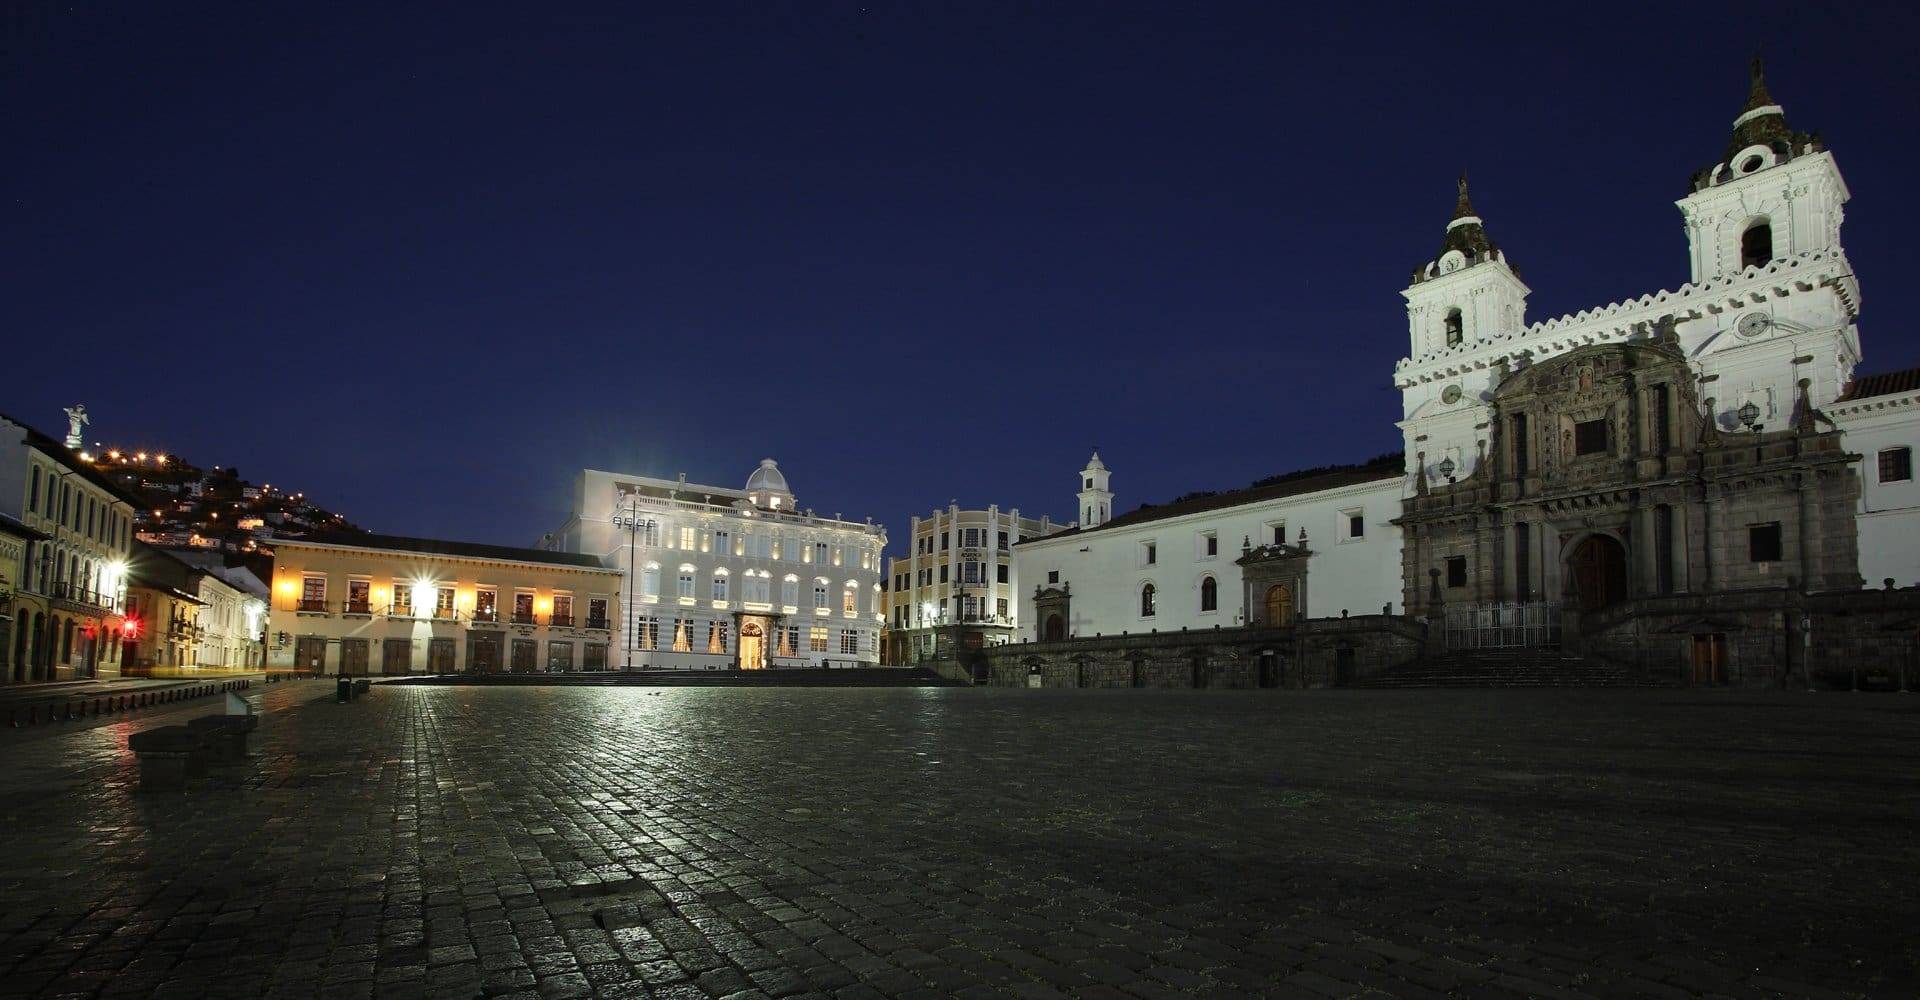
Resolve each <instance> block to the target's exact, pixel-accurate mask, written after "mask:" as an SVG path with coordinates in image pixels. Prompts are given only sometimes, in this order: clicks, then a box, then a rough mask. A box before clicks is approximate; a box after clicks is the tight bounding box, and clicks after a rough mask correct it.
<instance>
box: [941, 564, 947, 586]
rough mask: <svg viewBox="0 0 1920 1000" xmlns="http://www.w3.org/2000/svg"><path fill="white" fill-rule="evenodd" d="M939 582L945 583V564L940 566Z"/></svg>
mask: <svg viewBox="0 0 1920 1000" xmlns="http://www.w3.org/2000/svg"><path fill="white" fill-rule="evenodd" d="M940 582H941V583H945V582H947V564H946V563H941V564H940Z"/></svg>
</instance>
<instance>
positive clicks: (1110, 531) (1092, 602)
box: [1014, 477, 1402, 641]
mask: <svg viewBox="0 0 1920 1000" xmlns="http://www.w3.org/2000/svg"><path fill="white" fill-rule="evenodd" d="M1401 498H1402V493H1401V486H1400V479H1399V478H1398V477H1395V478H1390V479H1383V480H1376V481H1374V482H1370V483H1363V484H1359V485H1355V486H1346V487H1341V488H1338V489H1331V490H1323V491H1320V492H1318V493H1306V494H1300V495H1298V496H1291V497H1281V498H1277V499H1273V500H1266V501H1261V502H1258V503H1250V504H1245V505H1242V506H1238V507H1227V508H1222V509H1219V510H1211V511H1205V512H1202V513H1197V514H1189V515H1185V516H1182V517H1172V518H1167V519H1165V520H1157V521H1148V522H1145V523H1141V524H1131V525H1122V526H1119V527H1114V526H1106V527H1102V528H1099V529H1097V530H1094V531H1086V532H1076V533H1069V534H1065V535H1056V536H1053V537H1050V538H1044V539H1036V540H1034V541H1031V542H1024V543H1022V544H1020V545H1018V546H1015V547H1014V564H1015V566H1016V567H1017V569H1018V572H1019V579H1020V581H1021V589H1022V591H1023V593H1022V594H1021V595H1020V607H1021V613H1020V637H1021V638H1022V639H1024V640H1027V641H1032V640H1033V639H1035V638H1036V637H1037V628H1038V625H1037V623H1036V621H1035V618H1034V606H1033V595H1034V589H1035V588H1036V587H1044V586H1047V585H1048V584H1049V581H1050V580H1051V579H1057V580H1058V582H1060V583H1066V584H1070V585H1071V591H1072V595H1073V602H1072V614H1073V621H1072V622H1071V623H1070V625H1069V629H1068V631H1069V634H1070V635H1075V636H1090V635H1093V634H1095V633H1096V632H1097V633H1101V634H1103V635H1114V634H1117V633H1120V632H1146V631H1149V630H1154V629H1158V630H1159V631H1162V632H1168V631H1178V630H1180V629H1181V628H1188V629H1204V628H1213V627H1214V626H1216V625H1218V626H1220V627H1222V628H1230V627H1232V626H1235V625H1239V624H1241V623H1243V622H1244V620H1245V618H1244V615H1245V604H1244V595H1243V594H1242V588H1241V577H1240V567H1239V566H1236V565H1235V564H1234V560H1236V559H1238V558H1239V557H1240V553H1241V544H1242V541H1243V540H1250V541H1251V542H1252V543H1253V544H1255V545H1260V544H1264V543H1268V542H1272V541H1273V540H1274V536H1273V530H1274V527H1275V526H1276V525H1284V527H1285V530H1286V538H1287V541H1289V542H1297V541H1298V540H1299V538H1300V532H1301V529H1303V528H1304V529H1305V530H1306V533H1307V544H1308V546H1309V547H1310V548H1311V549H1312V550H1313V552H1314V554H1313V555H1312V556H1311V557H1310V560H1311V561H1310V562H1309V563H1308V571H1307V601H1308V604H1307V606H1306V607H1304V608H1296V614H1301V615H1304V616H1307V617H1314V618H1322V617H1338V616H1339V614H1340V612H1341V610H1342V609H1345V610H1347V611H1349V612H1351V613H1353V614H1379V613H1380V609H1381V607H1382V606H1383V605H1387V604H1392V605H1393V606H1394V611H1395V613H1398V612H1399V611H1400V610H1401V608H1400V529H1399V528H1398V527H1395V526H1394V525H1393V524H1391V523H1390V522H1391V521H1392V519H1393V518H1396V517H1399V516H1400V501H1401ZM1349 510H1358V511H1360V512H1361V513H1362V515H1363V517H1364V518H1365V523H1366V533H1365V536H1364V537H1362V538H1359V539H1347V538H1345V535H1346V530H1345V527H1344V525H1345V523H1346V517H1345V514H1344V512H1345V511H1349ZM1208 531H1211V532H1214V533H1215V534H1216V537H1217V538H1218V539H1219V551H1218V554H1217V555H1216V556H1214V557H1212V558H1207V557H1206V556H1204V555H1203V554H1202V552H1203V547H1202V541H1201V539H1202V537H1203V533H1205V532H1208ZM1149 541H1151V542H1154V543H1155V546H1156V561H1155V562H1154V563H1153V564H1152V565H1148V564H1146V563H1145V560H1144V552H1145V543H1147V542H1149ZM1055 574H1057V577H1055V576H1054V575H1055ZM1208 575H1212V576H1213V577H1215V578H1216V580H1217V583H1218V587H1219V594H1220V600H1219V608H1218V610H1216V611H1213V612H1202V611H1201V610H1200V583H1201V580H1202V579H1204V578H1205V577H1206V576H1208ZM1149 581H1151V582H1152V583H1153V584H1154V586H1155V589H1156V598H1157V600H1156V608H1155V614H1154V615H1153V616H1152V617H1151V618H1148V617H1143V616H1142V615H1141V614H1140V588H1141V586H1142V585H1143V584H1145V583H1147V582H1149Z"/></svg>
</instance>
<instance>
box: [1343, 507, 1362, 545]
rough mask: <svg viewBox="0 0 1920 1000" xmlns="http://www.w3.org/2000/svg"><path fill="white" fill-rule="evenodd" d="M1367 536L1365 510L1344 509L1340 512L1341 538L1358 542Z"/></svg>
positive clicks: (1344, 540) (1345, 540)
mask: <svg viewBox="0 0 1920 1000" xmlns="http://www.w3.org/2000/svg"><path fill="white" fill-rule="evenodd" d="M1366 537H1367V516H1366V511H1364V510H1359V509H1355V510H1343V511H1341V512H1340V540H1341V541H1343V542H1357V541H1360V540H1361V539H1364V538H1366Z"/></svg>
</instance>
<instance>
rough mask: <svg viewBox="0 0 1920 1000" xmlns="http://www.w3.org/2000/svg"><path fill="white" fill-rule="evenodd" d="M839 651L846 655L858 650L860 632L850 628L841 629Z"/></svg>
mask: <svg viewBox="0 0 1920 1000" xmlns="http://www.w3.org/2000/svg"><path fill="white" fill-rule="evenodd" d="M840 652H841V653H843V654H846V655H848V656H852V655H853V654H855V653H858V652H860V633H858V632H855V631H854V630H852V629H850V628H843V629H841V630H840Z"/></svg>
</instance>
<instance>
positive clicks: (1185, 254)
mask: <svg viewBox="0 0 1920 1000" xmlns="http://www.w3.org/2000/svg"><path fill="white" fill-rule="evenodd" d="M1159 6H1160V9H1158V10H1156V9H1153V8H1143V9H1131V8H1124V7H1121V6H1115V5H1106V4H1102V5H1086V6H1077V5H1074V6H1069V5H1064V4H1053V3H1047V4H1020V5H988V4H966V5H961V4H954V5H947V6H942V7H920V6H918V5H909V6H897V5H893V4H875V5H872V6H869V7H860V6H853V5H831V6H829V5H817V4H791V5H785V4H783V5H774V4H749V5H743V6H740V7H737V8H727V7H725V6H723V5H716V4H705V3H702V4H687V5H679V6H672V7H669V6H666V5H644V4H639V5H637V4H607V5H604V6H602V7H599V8H597V9H596V8H594V7H578V8H574V9H572V10H571V12H567V13H558V12H552V11H553V10H554V7H555V5H541V4H516V5H499V6H496V5H489V4H472V3H469V4H459V5H417V6H416V5H406V4H398V3H384V4H378V5H367V6H365V7H361V8H359V9H357V10H348V9H346V8H345V7H344V6H342V5H334V4H303V5H288V4H271V3H270V4H245V5H235V6H232V7H230V8H224V9H221V8H219V7H217V6H215V5H211V4H185V5H180V4H135V5H128V4H94V3H82V4H63V5H59V6H46V7H39V6H36V5H32V4H27V5H24V9H23V5H22V4H19V3H14V4H9V5H7V8H8V13H6V14H4V15H0V17H5V18H7V19H8V20H7V21H6V23H5V26H4V27H5V31H6V39H5V42H6V44H5V51H4V54H3V56H0V58H3V60H4V61H3V63H0V71H3V72H4V78H3V79H0V83H4V87H0V106H3V111H0V113H3V114H4V121H5V123H6V128H5V133H4V134H5V143H6V154H5V156H4V157H0V177H4V191H5V197H6V204H5V211H4V212H3V213H0V271H4V274H5V289H6V290H5V294H4V295H0V330H4V340H5V346H4V348H0V356H4V358H5V361H4V363H0V369H4V370H5V371H6V373H7V378H6V380H5V388H4V390H0V410H4V411H6V412H8V413H10V414H13V415H15V416H18V417H21V418H25V419H28V420H29V421H31V422H32V423H34V424H36V425H38V426H39V427H41V428H42V429H43V430H47V431H50V432H54V433H56V434H57V433H60V432H62V431H64V419H63V417H62V415H61V412H60V408H61V407H62V406H65V405H71V404H73V403H76V402H84V403H85V404H86V405H87V408H88V410H89V411H90V412H91V413H92V414H93V418H94V423H93V426H92V428H91V433H90V440H99V441H103V442H106V443H107V444H109V445H117V446H123V447H124V446H135V447H142V448H150V449H163V450H167V451H172V452H175V453H178V454H181V455H183V456H185V457H186V458H188V459H189V460H192V461H195V462H198V463H200V464H202V465H213V464H223V465H237V466H239V467H240V469H241V471H242V473H243V474H244V475H246V476H247V477H248V478H250V479H252V480H254V481H256V482H259V481H262V480H265V481H271V482H273V483H275V484H276V485H283V486H286V487H289V488H292V489H302V490H305V491H306V492H307V493H308V494H309V495H310V496H311V497H313V498H314V499H315V500H317V501H319V502H320V503H322V504H324V505H327V506H329V507H331V508H333V509H335V510H338V511H340V512H342V513H344V514H346V515H347V516H348V517H349V518H351V519H353V520H355V521H357V522H359V523H361V524H363V525H365V526H367V527H369V528H373V529H375V530H381V531H388V532H394V533H400V534H415V535H428V536H436V537H446V538H457V539H469V540H478V541H489V542H497V543H502V544H526V543H529V542H531V541H532V540H533V539H535V538H537V537H538V536H539V535H540V534H541V532H543V531H546V530H549V529H551V528H553V527H555V526H557V525H558V523H559V522H560V521H561V520H562V518H563V517H564V514H565V510H566V507H567V503H568V497H569V492H570V490H571V487H572V482H573V477H574V475H575V473H576V472H577V471H578V470H579V469H580V468H582V467H583V466H584V467H597V468H604V469H611V470H616V471H626V472H635V473H643V474H651V475H657V476H663V477H671V476H673V475H674V474H675V473H677V472H683V471H684V472H686V473H687V475H688V478H689V479H692V480H695V481H700V482H713V483H719V484H723V485H731V486H738V485H740V484H741V483H743V482H744V481H745V478H746V476H747V473H748V472H749V471H751V470H752V468H753V467H754V464H755V463H756V462H757V460H759V459H760V458H761V457H763V456H773V457H775V458H777V459H778V460H779V461H780V464H781V467H782V469H783V470H784V471H785V472H786V473H787V475H788V477H789V479H790V481H791V482H792V484H793V487H794V489H795V491H796V492H797V493H798V494H799V497H800V501H801V503H802V504H804V505H809V506H812V507H814V508H815V509H816V510H818V511H820V512H822V513H826V514H831V513H834V512H836V511H838V512H842V513H844V514H845V515H846V516H848V517H850V518H855V519H859V518H864V517H866V516H868V515H871V516H873V517H875V518H876V519H882V520H884V521H886V523H887V524H888V525H889V527H890V528H891V530H892V534H893V541H892V543H891V544H890V548H891V549H892V551H893V552H894V553H896V554H897V553H899V552H900V551H901V550H902V549H903V548H904V544H903V542H902V538H903V534H904V527H905V524H906V522H907V518H908V517H909V516H910V515H912V514H914V513H917V512H924V511H926V510H929V509H931V508H932V507H934V506H938V505H945V504H946V503H947V501H948V500H949V499H957V500H958V501H959V502H960V503H962V504H963V505H968V506H985V505H986V504H988V503H998V504H1000V505H1002V506H1003V507H1004V506H1019V507H1020V508H1022V509H1023V510H1024V511H1027V512H1031V513H1038V512H1041V511H1047V512H1050V513H1052V514H1054V515H1055V516H1057V517H1070V516H1071V515H1072V513H1073V506H1074V503H1073V494H1074V491H1075V488H1076V485H1077V481H1076V476H1075V473H1076V471H1077V470H1078V469H1079V468H1080V466H1081V464H1082V463H1083V462H1084V460H1085V458H1086V454H1087V450H1088V448H1089V446H1091V445H1094V444H1098V445H1099V447H1100V450H1101V453H1102V455H1103V457H1104V458H1105V459H1106V461H1107V463H1108V464H1109V465H1110V466H1111V467H1112V468H1113V469H1114V479H1113V482H1114V488H1115V490H1116V491H1117V494H1118V496H1117V506H1118V508H1119V509H1121V510H1130V509H1132V508H1133V507H1135V506H1137V505H1138V504H1140V503H1141V502H1143V501H1164V500H1167V499H1170V498H1171V497H1173V496H1174V495H1176V494H1179V493H1183V492H1187V491H1189V490H1194V489H1219V488H1231V487H1235V486H1240V485H1245V484H1246V483H1247V482H1249V481H1251V480H1253V479H1256V478H1258V477H1261V476H1265V475H1270V474H1273V473H1276V472H1282V471H1286V470H1289V469H1294V468H1299V467H1303V466H1313V465H1320V464H1325V463H1330V462H1346V461H1358V460H1362V459H1365V458H1368V457H1371V456H1374V455H1377V454H1379V453H1382V452H1387V451H1393V450H1397V449H1398V447H1399V437H1398V434H1397V432H1396V430H1395V428H1394V425H1393V421H1394V420H1395V419H1396V418H1397V417H1398V415H1399V411H1398V396H1397V394H1396V393H1394V392H1393V390H1392V389H1391V386H1390V382H1389V376H1390V374H1391V371H1392V367H1393V364H1394V361H1395V360H1396V359H1398V358H1399V357H1401V356H1402V355H1404V354H1405V353H1406V350H1407V333H1406V320H1405V313H1404V307H1403V301H1402V299H1401V298H1400V296H1399V294H1398V293H1399V291H1400V289H1401V288H1403V287H1405V285H1406V284H1407V279H1408V276H1409V274H1410V272H1411V270H1412V268H1413V267H1414V266H1415V265H1416V264H1418V263H1419V262H1421V261H1423V260H1425V259H1428V258H1430V257H1432V256H1433V254H1434V252H1435V251H1436V249H1437V248H1438V247H1439V244H1440V238H1441V235H1442V232H1443V228H1444V226H1445V224H1446V222H1447V219H1448V218H1449V216H1450V214H1451V211H1452V208H1453V199H1454V177H1455V176H1456V175H1457V174H1458V173H1459V172H1460V170H1461V169H1462V168H1463V167H1464V168H1466V169H1467V170H1469V171H1470V173H1471V176H1472V183H1473V192H1474V201H1475V205H1476V207H1477V208H1478V209H1479V212H1480V214H1481V215H1482V216H1483V217H1484V218H1485V219H1486V220H1487V226H1488V230H1489V232H1490V234H1491V235H1492V236H1493V238H1494V239H1495V240H1496V241H1497V242H1499V244H1500V245H1501V247H1502V248H1503V249H1505V250H1506V252H1507V253H1508V255H1509V258H1510V260H1512V261H1513V263H1514V264H1515V265H1516V266H1518V268H1519V269H1520V271H1521V273H1522V275H1523V277H1524V278H1525V279H1526V281H1527V283H1528V284H1529V285H1530V286H1531V287H1532V288H1533V296H1532V298H1531V300H1530V307H1529V311H1528V316H1529V319H1530V320H1532V321H1538V320H1541V319H1545V318H1548V317H1551V316H1556V315H1559V314H1562V313H1565V312H1571V311H1575V310H1578V309H1582V308H1587V307H1591V306H1597V305H1600V304H1604V303H1606V302H1610V301H1613V300H1616V299H1620V298H1625V297H1629V296H1636V295H1640V294H1642V293H1646V292H1651V291H1654V290H1657V289H1660V288H1672V287H1675V286H1677V285H1680V284H1682V283H1684V282H1685V281H1686V280H1687V277H1688V274H1687V263H1686V242H1685V238H1684V235H1683V233H1682V231H1681V227H1680V218H1679V213H1678V211H1677V210H1676V209H1675V208H1674V206H1673V202H1674V200H1675V199H1677V198H1679V197H1681V196H1683V195H1684V194H1685V193H1686V191H1687V178H1688V176H1689V175H1690V174H1691V173H1692V171H1694V170H1695V169H1697V168H1699V167H1701V166H1704V165H1707V164H1709V163H1711V162H1713V161H1715V160H1716V159H1718V158H1719V156H1720V155H1721V154H1722V151H1723V146H1724V144H1725V141H1726V138H1727V134H1728V131H1729V126H1730V123H1731V121H1732V119H1733V117H1734V115H1735V114H1737V113H1738V112H1739V111H1740V108H1741V104H1742V102H1743V101H1744V99H1745V97H1746V88H1747V78H1746V65H1747V60H1748V58H1749V57H1750V55H1751V54H1752V53H1753V51H1754V50H1755V48H1756V47H1758V48H1760V49H1761V50H1762V51H1763V52H1764V53H1765V55H1766V57H1767V60H1768V82H1769V85H1770V87H1771V89H1772V92H1773V94H1774V96H1775V97H1776V98H1777V99H1778V100H1779V101H1780V102H1781V103H1782V104H1783V105H1784V106H1785V107H1786V110H1787V117H1788V121H1789V123H1790V124H1792V125H1793V126H1794V127H1795V128H1799V129H1803V130H1808V131H1815V132H1819V133H1821V134H1822V136H1823V137H1824V139H1825V140H1826V141H1827V143H1828V144H1829V146H1830V147H1831V148H1832V149H1833V151H1834V153H1835V155H1836V156H1837V157H1838V160H1839V163H1840V167H1841V170H1842V171H1843V172H1844V174H1845V175H1846V178H1847V181H1848V184H1849V186H1850V187H1851V189H1852V191H1853V196H1854V197H1853V201H1852V202H1851V203H1850V204H1849V205H1848V221H1847V226H1846V229H1845V237H1846V243H1847V248H1848V251H1849V254H1850V256H1851V258H1852V260H1853V262H1854V264H1855V265H1856V267H1857V268H1858V271H1859V275H1860V281H1861V284H1862V287H1863V292H1864V295H1863V298H1864V300H1865V302H1866V312H1865V315H1864V317H1863V321H1862V341H1863V344H1864V346H1865V350H1866V364H1865V368H1864V370H1866V371H1876V370H1886V369H1892V368H1902V367H1908V366H1912V365H1916V364H1920V324H1916V322H1915V321H1914V319H1913V318H1912V317H1910V316H1904V315H1901V310H1902V303H1901V299H1902V295H1901V294H1900V293H1902V292H1904V290H1905V289H1906V288H1907V287H1908V286H1909V285H1910V283H1911V282H1912V280H1913V277H1912V276H1913V275H1914V274H1916V273H1920V241H1916V240H1915V238H1914V234H1915V233H1916V232H1920V207H1917V206H1916V202H1915V201H1914V200H1913V191H1914V188H1913V184H1912V178H1911V175H1910V171H1912V170H1913V168H1914V164H1915V163H1916V162H1920V158H1917V157H1916V153H1920V150H1916V146H1917V145H1920V139H1916V121H1915V117H1916V114H1915V109H1916V107H1920V81H1917V79H1916V74H1917V73H1920V70H1916V68H1915V66H1916V62H1915V60H1914V59H1913V57H1912V55H1913V46H1914V44H1915V43H1914V39H1915V38H1916V37H1920V16H1916V15H1915V13H1914V10H1915V7H1914V5H1911V4H1903V5H1893V4H1858V3H1830V4H1829V3H1806V2H1801V3H1791V4H1782V5H1777V6H1776V5H1771V4H1765V3H1745V4H1737V5H1736V4H1729V5H1725V6H1719V7H1715V8H1714V9H1707V8H1705V7H1700V8H1696V7H1695V6H1693V5H1673V4H1664V5H1659V7H1658V9H1657V11H1646V12H1640V11H1638V10H1635V9H1633V6H1632V5H1618V6H1617V7H1608V6H1595V5H1590V4H1586V5H1580V6H1579V7H1577V8H1571V11H1576V12H1570V13H1565V14H1561V15H1551V16H1550V15H1547V14H1543V13H1541V8H1540V7H1538V6H1537V5H1531V4H1529V5H1522V6H1516V7H1513V8H1511V9H1507V10H1504V11H1503V10H1500V9H1496V8H1494V7H1491V6H1489V5H1485V4H1474V5H1465V6H1461V5H1451V6H1450V5H1435V4H1428V5H1420V6H1419V7H1415V6H1413V5H1404V6H1394V7H1379V8H1366V7H1361V6H1357V5H1345V4H1320V5H1311V6H1306V5H1293V4H1285V5H1283V4H1259V5H1249V6H1244V7H1242V6H1211V5H1197V4H1163V5H1159ZM1600 11H1604V12H1605V13H1604V14H1599V13H1597V12H1600ZM676 12H677V13H676Z"/></svg>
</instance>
